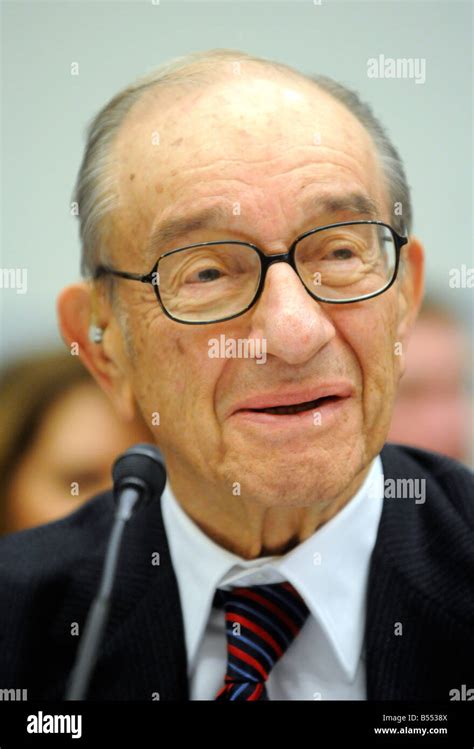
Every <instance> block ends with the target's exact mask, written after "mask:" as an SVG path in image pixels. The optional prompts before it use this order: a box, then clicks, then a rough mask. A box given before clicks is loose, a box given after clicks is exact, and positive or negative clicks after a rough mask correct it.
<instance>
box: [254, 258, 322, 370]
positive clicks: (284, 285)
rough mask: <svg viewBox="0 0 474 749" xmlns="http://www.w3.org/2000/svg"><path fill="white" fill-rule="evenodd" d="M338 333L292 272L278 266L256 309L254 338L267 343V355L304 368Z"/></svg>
mask: <svg viewBox="0 0 474 749" xmlns="http://www.w3.org/2000/svg"><path fill="white" fill-rule="evenodd" d="M335 333H336V330H335V328H334V325H333V323H332V322H331V320H330V318H329V317H328V315H327V314H326V312H325V310H324V309H323V307H322V306H321V304H320V303H319V302H317V301H316V300H315V299H313V298H312V297H311V296H310V295H309V294H308V292H307V291H306V289H305V287H304V286H303V283H302V281H301V280H300V279H299V277H298V275H297V274H296V272H295V271H294V270H293V268H292V267H291V266H290V265H288V264H287V263H282V262H279V263H275V264H273V265H271V266H270V267H269V269H268V271H267V276H266V279H265V286H264V289H263V292H262V295H261V297H260V299H259V300H258V302H257V304H256V305H255V309H254V313H253V318H252V337H258V338H262V339H265V340H266V351H267V355H273V356H276V357H278V358H279V359H282V360H284V361H285V362H286V363H288V364H304V363H306V362H307V361H309V360H310V359H311V358H312V357H313V356H314V355H315V354H317V353H318V351H319V350H320V349H322V348H323V347H324V346H325V345H326V344H327V343H329V341H330V340H331V339H332V338H333V337H334V336H335Z"/></svg>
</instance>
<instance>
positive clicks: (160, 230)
mask: <svg viewBox="0 0 474 749" xmlns="http://www.w3.org/2000/svg"><path fill="white" fill-rule="evenodd" d="M301 207H302V208H303V210H305V209H310V210H313V211H315V212H320V213H352V214H354V215H358V216H360V215H364V216H369V217H370V218H371V219H377V218H378V217H379V216H380V208H379V206H378V204H377V203H376V202H375V200H373V199H372V198H370V197H369V196H368V195H365V194H364V193H358V192H351V193H348V194H346V195H340V196H336V195H324V196H322V197H320V198H314V197H312V198H311V199H307V200H306V201H303V203H302V205H301ZM228 218H229V210H228V209H227V208H224V207H223V206H221V205H217V206H214V207H213V208H205V209H203V210H201V211H198V212H196V213H192V214H187V215H185V216H172V217H170V218H169V219H166V220H165V221H163V222H162V223H161V224H158V226H157V227H155V229H154V230H153V231H152V233H151V235H150V238H149V240H148V247H147V249H148V252H149V253H150V254H153V253H155V254H156V252H157V251H158V250H159V248H160V246H161V245H164V244H168V243H169V242H172V241H177V240H178V239H179V238H180V237H185V236H186V235H187V234H190V233H191V232H193V231H199V230H200V229H210V228H213V227H214V228H216V227H218V226H219V224H222V223H225V222H226V221H227V220H228ZM315 228H316V227H315ZM223 238H224V237H223Z"/></svg>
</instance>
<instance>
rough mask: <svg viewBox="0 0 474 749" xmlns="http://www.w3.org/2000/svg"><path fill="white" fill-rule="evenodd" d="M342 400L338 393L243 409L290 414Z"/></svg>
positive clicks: (312, 409)
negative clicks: (290, 402) (279, 404)
mask: <svg viewBox="0 0 474 749" xmlns="http://www.w3.org/2000/svg"><path fill="white" fill-rule="evenodd" d="M340 400H342V398H341V396H339V395H326V396H324V397H323V398H316V400H312V401H305V402H304V403H294V404H292V405H291V406H270V407H268V408H246V409H245V411H251V412H252V411H253V412H254V413H266V414H276V415H281V416H285V415H290V414H299V413H304V412H305V411H314V410H318V408H321V407H322V406H324V405H325V404H327V403H335V402H337V401H340Z"/></svg>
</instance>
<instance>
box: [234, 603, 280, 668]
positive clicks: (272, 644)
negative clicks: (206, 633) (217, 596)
mask: <svg viewBox="0 0 474 749" xmlns="http://www.w3.org/2000/svg"><path fill="white" fill-rule="evenodd" d="M225 618H226V620H227V621H228V622H232V623H233V622H239V624H243V625H244V627H247V629H250V630H252V632H255V633H256V634H257V635H259V637H261V638H262V640H265V642H267V643H268V644H269V645H270V647H272V648H273V650H274V651H275V653H276V654H277V655H278V657H281V656H282V655H283V648H281V647H280V645H279V644H278V643H277V641H276V640H274V639H273V637H272V636H271V635H270V634H269V633H268V632H267V631H266V630H265V629H263V628H262V627H259V626H258V624H255V622H252V621H250V619H247V617H246V616H241V614H234V613H232V612H231V611H228V612H227V614H226V615H225ZM237 636H238V635H237Z"/></svg>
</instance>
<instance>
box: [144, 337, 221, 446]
mask: <svg viewBox="0 0 474 749" xmlns="http://www.w3.org/2000/svg"><path fill="white" fill-rule="evenodd" d="M171 325H172V323H171ZM210 337H211V336H210V335H209V334H208V333H207V332H203V331H199V332H198V331H197V330H196V329H195V328H193V327H191V326H189V327H185V326H183V328H182V329H181V328H180V329H179V330H178V329H177V328H175V327H174V326H173V327H171V326H168V325H166V329H165V330H163V331H160V333H159V334H158V335H156V336H155V337H154V341H155V344H154V346H153V347H150V346H149V347H148V348H147V350H146V351H142V352H141V354H140V355H139V356H138V357H137V359H136V361H135V366H134V383H133V389H134V392H135V395H136V398H137V401H138V403H139V406H140V408H141V411H142V415H143V417H144V419H145V421H146V423H147V424H150V422H151V423H152V425H153V414H156V413H159V414H160V422H159V426H160V431H162V432H165V433H171V432H176V431H179V430H182V429H183V428H184V425H185V427H186V432H189V431H190V430H191V431H193V429H194V425H196V428H197V425H199V427H200V429H201V430H202V428H203V425H204V424H205V423H207V422H208V421H209V420H211V421H212V411H213V409H214V393H215V390H216V384H217V382H218V380H219V377H220V375H221V371H222V368H223V366H224V364H225V360H222V359H215V358H210V357H209V355H208V352H209V345H208V341H209V338H210ZM155 423H156V418H155ZM183 438H184V435H183Z"/></svg>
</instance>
